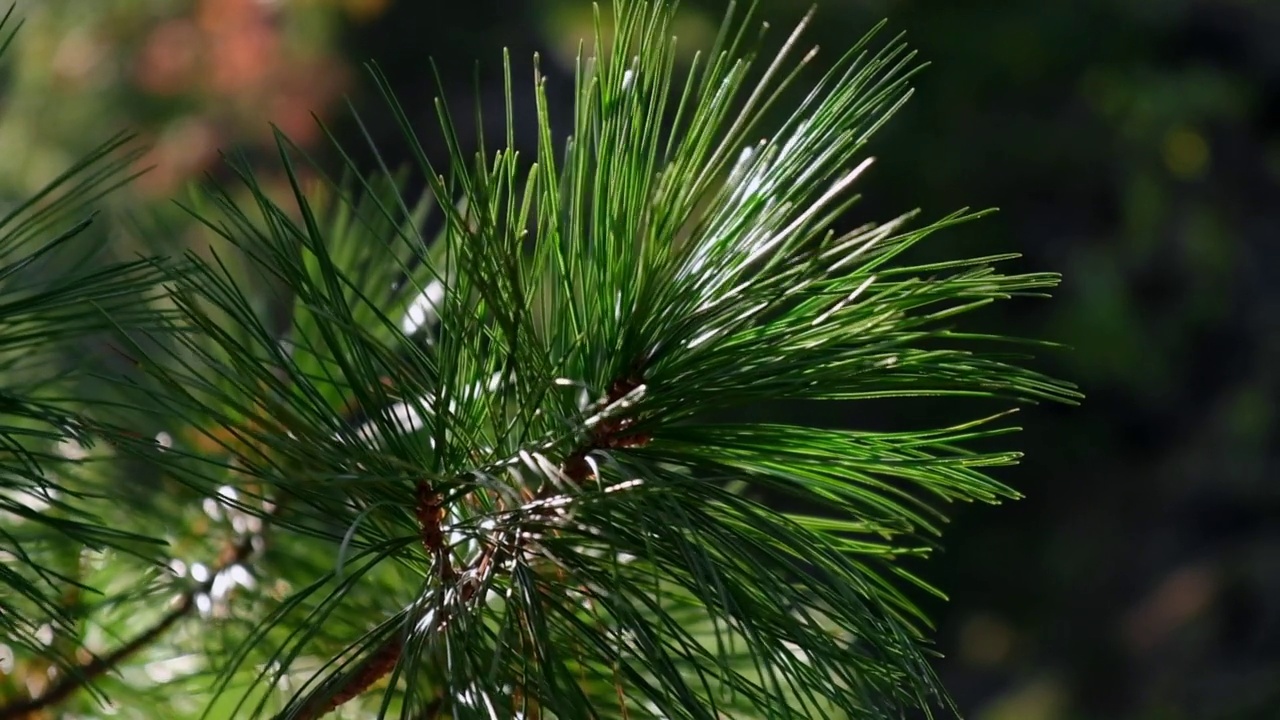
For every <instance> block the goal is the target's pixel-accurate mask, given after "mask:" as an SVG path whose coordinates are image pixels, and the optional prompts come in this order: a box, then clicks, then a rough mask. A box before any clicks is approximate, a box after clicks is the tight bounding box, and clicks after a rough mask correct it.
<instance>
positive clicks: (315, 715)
mask: <svg viewBox="0 0 1280 720" xmlns="http://www.w3.org/2000/svg"><path fill="white" fill-rule="evenodd" d="M642 384H644V381H643V379H641V378H639V377H638V375H637V374H635V373H631V374H628V376H627V377H625V378H621V379H619V380H617V381H615V382H613V383H612V384H611V385H610V386H609V392H608V395H607V396H606V397H605V398H603V399H602V400H601V401H600V402H599V403H598V404H597V406H596V407H597V409H599V410H603V409H604V408H607V407H608V406H610V405H612V404H614V403H616V402H618V401H619V400H621V399H622V398H624V397H626V396H627V395H628V394H630V393H631V392H632V391H634V390H635V389H636V388H638V387H640V386H641V385H642ZM634 425H635V420H634V418H606V419H604V420H602V421H601V422H600V423H599V424H598V425H597V426H596V427H595V428H594V429H593V431H592V433H591V437H590V439H589V440H587V442H585V443H583V444H582V446H580V447H578V448H577V449H575V450H574V451H573V452H571V453H569V455H568V456H566V457H565V460H564V462H563V463H562V464H561V467H560V470H561V471H562V472H563V473H564V474H565V476H566V477H568V478H569V479H570V480H572V481H573V482H574V483H576V484H578V485H581V484H583V483H585V482H586V481H587V480H588V479H589V478H590V477H591V475H592V469H591V466H590V463H588V462H587V455H589V454H590V453H592V452H594V451H596V450H605V449H618V448H633V447H643V446H645V445H648V444H649V442H650V440H651V437H650V436H649V435H648V434H647V433H633V432H630V431H631V429H632V427H633V426H634ZM554 494H555V485H554V484H553V483H546V484H545V485H543V487H542V488H541V489H540V490H539V492H538V493H537V494H536V495H534V497H533V498H532V501H537V500H548V499H550V498H552V497H553V496H554ZM414 514H415V517H416V518H417V520H418V525H419V532H420V534H421V537H422V545H423V548H424V549H425V550H426V551H427V553H428V554H430V555H432V556H433V557H434V558H436V560H437V562H439V563H440V565H439V567H440V571H439V572H440V578H441V580H442V581H444V582H450V581H456V582H458V583H459V587H458V588H457V590H458V596H459V597H460V598H461V599H462V601H463V602H467V601H469V600H470V599H471V598H472V597H473V596H474V595H475V592H476V590H477V589H478V588H479V587H480V585H481V584H482V583H480V582H478V581H475V578H478V577H483V576H484V574H485V573H486V572H487V571H489V570H490V569H491V568H494V567H498V566H499V565H500V564H501V563H502V562H503V560H504V559H505V558H506V557H509V556H511V555H514V554H517V553H519V552H520V551H521V550H522V549H523V547H524V542H523V541H522V539H521V533H519V532H517V533H516V535H515V539H514V540H513V541H512V542H510V543H505V544H502V545H499V544H493V545H491V546H490V547H489V548H488V549H486V550H485V551H484V552H482V553H480V556H479V557H478V558H476V559H475V560H474V561H473V562H472V563H471V564H470V565H469V566H468V567H467V569H466V570H464V571H463V572H461V573H459V572H457V570H456V569H454V568H453V566H452V564H451V561H450V559H449V553H448V548H447V546H446V543H445V539H444V529H443V524H444V518H445V510H444V507H443V498H442V497H441V496H440V494H439V493H437V492H435V490H434V489H433V488H432V487H431V486H430V485H429V484H428V483H426V482H425V481H424V482H419V483H418V484H417V485H416V486H415V488H414ZM504 551H505V552H504ZM448 620H449V619H448V617H447V616H446V617H443V618H441V619H440V622H439V623H438V624H437V626H436V627H437V628H443V627H445V626H446V625H447V624H448ZM402 650H403V645H402V644H401V641H400V639H399V638H398V637H393V638H390V639H388V640H387V641H386V642H385V643H384V644H383V645H382V646H381V647H379V648H378V649H377V650H375V651H374V653H373V655H371V656H370V658H369V660H368V661H367V662H366V665H365V667H364V668H363V669H361V671H360V672H358V673H355V674H354V675H352V676H351V677H350V678H349V679H348V680H347V682H346V683H345V684H344V685H343V687H341V688H340V689H339V690H338V692H337V693H336V694H335V695H334V696H332V698H331V699H330V700H329V701H328V702H327V703H325V704H324V706H322V707H320V708H317V710H318V712H316V711H315V710H312V711H304V713H308V714H304V715H302V716H301V720H318V719H319V718H321V717H323V716H324V715H327V714H328V713H330V712H332V711H334V710H336V709H337V708H338V707H340V706H341V705H342V704H343V703H346V702H348V701H350V700H352V699H354V698H356V697H358V696H359V695H361V694H362V693H364V692H365V691H366V690H368V689H369V688H370V687H372V686H373V684H374V683H376V682H377V681H378V680H380V679H381V678H382V677H383V676H385V675H386V674H388V673H390V672H391V670H392V669H393V668H394V667H395V664H396V662H397V661H398V660H399V658H400V653H401V651H402ZM441 705H442V703H441ZM438 713H439V707H438V705H437V704H434V703H433V705H432V706H430V707H429V708H428V711H427V715H426V717H428V718H430V717H435V715H436V714H438Z"/></svg>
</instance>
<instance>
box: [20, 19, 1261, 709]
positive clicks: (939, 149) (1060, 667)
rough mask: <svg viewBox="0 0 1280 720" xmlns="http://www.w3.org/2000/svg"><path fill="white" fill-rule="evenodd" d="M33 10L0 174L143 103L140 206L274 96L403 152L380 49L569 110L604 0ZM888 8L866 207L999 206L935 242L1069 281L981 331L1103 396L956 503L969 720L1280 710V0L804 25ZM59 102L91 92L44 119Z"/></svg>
mask: <svg viewBox="0 0 1280 720" xmlns="http://www.w3.org/2000/svg"><path fill="white" fill-rule="evenodd" d="M90 5H92V6H94V9H92V10H88V9H86V8H87V7H88V6H90ZM805 5H806V4H804V3H795V2H790V1H787V2H784V1H783V0H764V1H763V2H762V3H761V10H760V13H761V16H762V17H765V18H768V19H770V20H771V21H774V25H775V30H774V33H775V35H776V36H781V35H782V34H783V33H785V32H786V30H787V29H788V28H789V25H790V23H791V22H793V21H794V20H796V19H798V18H799V16H800V13H802V12H803V10H804V9H805ZM108 6H113V7H111V8H110V9H107V8H108ZM682 7H684V13H685V16H684V18H685V19H683V20H682V21H681V22H682V24H681V28H682V30H681V32H682V40H685V38H686V37H687V38H688V41H687V42H685V43H684V44H685V45H701V46H705V45H707V44H709V41H710V37H709V33H712V32H713V31H714V28H715V25H716V23H717V22H718V20H719V17H720V14H721V13H722V11H723V8H724V3H723V2H721V1H712V0H703V1H700V2H687V3H685V4H684V5H683V6H682ZM19 11H20V14H22V13H25V15H26V16H27V18H28V21H29V25H28V28H27V29H26V30H24V35H23V36H22V38H21V42H20V44H19V45H18V46H17V50H16V52H17V53H18V54H19V58H20V61H21V62H20V63H19V64H18V65H16V66H15V67H16V68H17V69H16V70H12V69H11V70H10V72H9V75H7V76H6V80H5V83H6V84H5V90H6V92H5V94H4V100H3V105H4V111H5V112H4V120H3V121H2V122H0V146H4V147H7V148H9V149H10V150H8V151H6V157H5V159H4V160H3V161H0V165H3V167H2V168H0V169H2V170H3V171H4V172H0V178H2V180H0V185H2V186H3V190H4V191H5V192H9V193H17V192H22V191H24V190H25V189H26V188H27V187H28V186H30V185H32V184H33V183H34V182H35V181H36V179H39V178H41V177H44V176H47V174H48V172H47V170H48V168H51V167H54V166H55V165H56V164H57V163H58V161H60V160H62V159H64V158H67V157H73V156H74V155H75V154H76V153H78V152H80V151H81V149H82V148H83V147H85V146H86V144H87V143H88V142H89V141H90V139H93V138H94V137H98V138H100V136H101V135H102V133H101V132H98V131H99V130H102V129H103V126H107V127H106V130H114V129H116V128H117V127H118V126H122V125H123V126H132V127H140V128H142V130H143V133H144V137H145V138H146V139H148V140H151V141H153V142H155V144H156V150H155V151H153V153H152V155H151V157H150V158H149V159H150V160H151V161H154V162H156V163H158V165H159V168H158V170H157V171H156V172H155V173H153V174H152V175H150V176H149V177H148V179H144V181H143V182H142V183H141V184H140V186H139V187H138V188H136V189H134V190H133V191H131V193H132V194H130V195H129V196H128V197H127V198H126V199H124V200H121V201H120V202H122V203H129V204H138V205H148V204H155V203H158V202H160V199H161V198H162V197H167V196H169V195H172V194H174V193H176V192H178V191H179V189H180V188H181V185H182V183H184V182H186V181H187V180H189V179H190V178H192V177H194V176H196V175H197V174H199V173H201V172H204V171H206V170H210V169H212V168H214V167H216V162H217V156H216V149H217V148H241V149H246V150H248V151H250V152H251V153H256V154H258V155H260V156H261V157H263V158H264V159H265V158H267V157H269V153H267V152H266V151H265V148H266V147H267V146H266V144H265V142H266V138H267V135H266V133H265V132H264V126H263V121H264V120H266V119H271V120H273V121H276V122H278V123H280V124H281V125H282V127H284V129H285V130H286V131H287V132H289V133H290V134H291V135H293V136H294V137H295V138H297V139H298V140H300V141H301V142H303V143H304V144H305V143H315V142H316V141H317V140H318V134H317V133H315V132H314V130H313V129H312V126H311V125H310V119H309V117H308V116H307V112H308V111H310V110H315V111H317V112H318V113H320V114H321V115H322V116H323V117H325V118H326V119H328V120H330V121H332V122H333V123H334V126H335V128H336V131H337V132H338V133H339V135H340V136H342V137H344V138H354V137H355V129H354V125H353V124H352V123H351V121H350V119H349V116H348V115H347V113H346V112H345V110H344V109H343V106H342V103H341V102H340V97H341V96H342V95H343V94H344V93H347V94H350V95H351V97H352V99H353V102H354V104H355V106H356V107H357V108H359V109H360V110H361V111H362V114H363V115H364V116H365V118H366V120H367V121H368V122H369V124H370V128H371V131H372V132H373V134H374V135H375V137H377V138H378V139H379V141H380V143H382V144H383V145H384V146H385V148H386V149H387V152H388V155H389V158H390V159H392V160H395V159H396V155H397V147H398V146H397V143H396V142H395V139H394V130H393V128H392V127H391V126H390V124H389V123H387V122H386V121H385V113H382V112H381V111H380V110H381V106H380V105H379V104H378V101H377V100H376V99H374V98H373V97H372V93H370V92H369V90H370V89H371V87H372V86H371V83H370V82H369V81H368V79H367V76H365V75H364V74H363V73H362V72H361V70H360V68H359V65H360V63H362V62H364V61H366V60H370V59H372V60H376V61H377V62H378V63H379V64H380V65H381V66H382V68H383V70H384V71H385V72H386V73H387V75H388V77H389V78H390V80H391V83H392V85H393V87H394V89H395V91H396V93H397V94H398V96H399V97H400V98H401V100H402V101H403V102H404V103H405V104H406V106H408V108H409V111H410V115H411V117H413V119H414V120H415V122H417V123H419V124H420V125H421V126H422V127H424V128H430V127H432V125H431V123H432V122H433V116H432V113H433V110H432V109H431V105H430V103H431V100H432V97H433V96H434V95H435V94H436V92H437V90H436V84H435V82H434V80H433V79H432V74H431V70H430V67H429V65H428V58H429V57H433V58H435V60H436V62H437V65H438V67H439V70H440V73H441V77H442V79H443V81H444V85H445V94H446V96H447V97H449V99H450V100H451V101H455V102H454V109H455V111H457V112H458V113H459V116H460V117H459V123H458V124H459V126H460V127H462V128H470V127H471V126H472V123H471V122H470V121H469V120H468V119H466V116H467V112H466V111H467V108H468V107H469V103H470V102H471V99H472V98H471V94H472V93H471V89H472V87H473V82H474V81H475V78H476V77H477V76H476V75H475V72H476V70H475V64H474V63H475V61H476V60H480V61H481V62H482V70H481V71H480V74H479V76H478V77H479V81H480V89H481V99H482V101H483V102H485V103H486V104H488V106H489V107H490V108H492V110H493V111H494V112H493V119H494V120H500V119H501V112H500V111H501V105H500V104H498V101H499V99H500V95H501V76H500V74H499V72H498V71H499V68H500V61H501V55H500V51H501V48H502V47H504V46H506V47H510V48H511V50H512V56H513V58H514V59H515V60H516V63H517V64H516V77H517V80H522V79H527V78H528V77H530V73H531V65H530V64H529V60H528V58H529V57H530V56H531V54H532V53H533V52H534V51H541V52H543V53H544V68H545V69H546V70H547V72H548V73H549V74H550V75H551V79H552V81H551V97H552V102H553V103H558V104H560V105H561V106H563V105H564V104H565V103H568V102H570V101H571V96H570V95H569V94H568V91H567V88H568V83H569V76H568V75H567V74H566V72H567V71H566V68H567V67H568V61H569V59H570V58H571V51H572V48H573V47H574V46H575V43H576V38H578V37H582V36H584V35H586V34H588V33H589V32H590V7H589V5H588V4H587V3H585V2H582V1H581V0H538V1H536V2H535V1H528V2H526V1H513V0H506V1H505V2H504V1H501V0H471V1H470V2H466V3H456V4H455V3H449V4H445V3H440V2H426V1H419V2H412V1H410V0H398V1H397V0H310V1H309V2H301V1H300V0H294V1H290V0H278V1H277V2H274V3H259V2H257V0H137V1H136V2H131V3H103V4H102V5H101V6H99V5H98V3H83V2H74V1H73V0H48V2H41V3H27V4H26V5H25V6H24V5H23V4H22V3H19ZM886 17H887V18H888V19H889V20H890V27H889V33H890V34H896V32H898V31H905V32H906V33H907V38H908V40H909V42H910V43H911V44H912V45H913V46H914V47H915V48H917V49H918V50H919V51H920V53H921V57H922V58H923V59H925V60H928V61H930V62H931V63H932V65H931V67H930V68H929V69H928V70H927V71H926V72H925V73H924V74H922V75H920V76H919V77H918V80H917V82H916V86H917V94H916V96H915V97H914V99H913V100H912V101H911V103H910V104H909V105H908V106H907V108H906V109H905V110H904V111H903V112H902V113H901V114H900V115H899V116H898V117H897V118H896V119H895V120H894V121H893V122H892V123H891V124H890V125H889V127H888V128H887V129H886V130H885V131H884V132H883V133H882V134H881V135H880V136H879V137H878V139H877V141H876V142H875V143H874V154H875V155H876V156H877V157H879V158H880V162H879V163H878V164H877V166H876V168H875V170H874V171H873V172H872V173H871V174H870V175H869V176H868V179H867V180H866V181H865V182H864V183H863V185H862V188H861V189H862V190H863V191H864V192H865V194H866V197H867V200H866V202H865V203H864V204H863V205H862V206H861V207H860V208H859V209H858V210H857V212H859V213H864V214H865V215H866V217H865V218H864V217H860V218H859V219H872V218H875V219H882V220H883V219H888V218H889V217H892V216H894V215H896V214H898V213H900V212H902V211H906V210H910V209H913V208H917V207H919V208H922V209H923V210H924V212H925V215H926V216H931V217H936V216H939V215H942V214H945V213H948V212H950V211H952V210H955V209H958V208H960V207H965V206H969V207H974V208H981V207H990V206H998V207H1000V208H1001V212H1000V213H999V214H997V215H995V216H994V217H992V218H989V219H986V220H984V221H982V222H980V223H976V224H973V225H970V226H967V227H965V228H962V229H959V230H956V231H953V232H951V233H949V234H948V235H947V237H946V239H945V240H944V241H941V242H939V243H938V252H942V253H945V254H948V255H955V254H958V253H961V252H1003V251H1007V250H1016V251H1018V252H1021V253H1024V255H1025V259H1024V260H1023V261H1022V265H1023V266H1025V267H1026V268H1034V269H1048V270H1055V271H1059V272H1061V273H1062V274H1063V275H1064V284H1063V286H1062V288H1061V290H1060V291H1059V292H1058V293H1057V294H1056V296H1055V298H1054V299H1053V300H1052V301H1049V302H1032V303H1018V304H1009V305H1008V306H1007V307H1004V308H1000V309H997V310H995V311H993V312H991V313H987V314H986V315H985V316H983V317H982V318H980V319H978V323H979V324H982V325H986V326H989V327H998V328H1000V329H1001V330H1002V331H1003V332H1007V333H1011V334H1020V335H1027V336H1031V337H1038V338H1045V339H1051V340H1056V341H1059V342H1062V343H1065V344H1066V345H1068V346H1070V348H1071V349H1070V350H1063V351H1059V352H1052V353H1045V354H1043V355H1042V357H1041V358H1040V360H1039V363H1040V365H1039V366H1040V367H1041V368H1042V369H1045V370H1047V371H1050V372H1052V373H1053V374H1056V375H1059V376H1062V377H1065V378H1068V379H1071V380H1073V381H1076V382H1077V383H1079V384H1080V385H1081V386H1082V389H1083V390H1084V391H1085V393H1086V394H1087V396H1088V399H1087V401H1086V402H1085V403H1084V404H1083V405H1082V406H1081V407H1078V408H1054V407H1040V408H1034V409H1031V410H1029V411H1027V412H1024V413H1023V417H1021V418H1019V422H1020V423H1021V424H1023V425H1024V426H1025V427H1026V428H1027V430H1026V432H1025V433H1023V434H1022V435H1020V436H1019V437H1018V438H1017V440H1016V442H1017V443H1018V445H1019V446H1020V447H1021V448H1023V449H1025V450H1026V451H1027V459H1026V461H1025V463H1024V464H1023V465H1022V466H1021V467H1019V468H1017V469H1015V470H1012V471H1010V472H1008V473H1007V474H1005V475H1003V476H1002V477H1004V478H1005V479H1008V480H1009V481H1010V482H1011V483H1012V484H1014V485H1015V486H1016V487H1018V488H1019V489H1020V490H1022V491H1023V492H1024V493H1025V494H1026V495H1027V498H1026V499H1025V500H1023V501H1021V502H1018V503H1014V504H1009V505H1005V506H1002V507H998V508H989V507H966V508H959V509H958V512H957V514H956V517H957V519H956V521H955V522H954V523H953V524H952V526H951V527H950V528H949V531H948V534H947V536H946V537H945V539H944V543H943V544H944V547H945V551H944V552H942V553H940V554H939V555H937V556H936V557H935V558H934V559H933V560H932V561H930V562H929V564H928V565H927V566H926V567H925V568H924V569H923V571H922V572H923V573H924V574H925V576H926V577H927V578H929V579H930V580H932V581H934V582H936V583H937V584H938V585H939V586H940V587H942V588H943V589H944V590H945V591H946V592H947V593H948V594H949V595H950V597H951V600H950V602H949V603H946V604H942V603H938V604H937V605H936V606H935V607H933V608H932V611H933V613H934V616H935V617H936V618H938V620H939V628H938V633H937V637H938V643H939V649H940V650H941V651H942V652H943V653H944V654H945V655H946V658H945V659H944V660H942V661H940V663H939V667H940V670H941V672H942V675H943V677H944V680H945V682H946V683H947V684H948V686H949V687H950V689H951V690H952V691H953V692H954V694H955V696H956V698H957V700H958V701H959V703H960V705H961V707H962V708H963V709H964V710H965V712H966V715H967V716H968V717H970V718H975V719H977V720H1066V719H1068V718H1072V719H1074V718H1087V719H1094V718H1097V719H1107V718H1116V719H1121V718H1123V719H1125V720H1148V719H1150V720H1179V719H1182V718H1187V719H1191V718H1195V719H1200V718H1205V719H1222V720H1227V719H1232V720H1236V719H1239V720H1246V719H1249V720H1252V719H1254V718H1256V719H1259V720H1264V719H1269V718H1278V717H1280V484H1278V483H1277V482H1276V480H1277V475H1278V471H1280V464H1278V463H1277V448H1280V442H1277V438H1278V437H1280V433H1277V428H1278V427H1280V422H1278V421H1280V418H1278V417H1277V411H1278V408H1280V403H1277V400H1280V387H1278V383H1277V375H1278V373H1280V282H1278V281H1277V280H1278V278H1280V41H1277V38H1280V3H1276V2H1271V1H1269V0H1233V1H1228V0H1021V1H1016V2H1015V1H1013V0H988V1H986V2H959V1H957V0H949V1H948V0H898V1H892V2H891V1H889V0H882V1H876V0H865V1H861V2H855V1H853V0H826V2H823V3H821V4H820V7H819V16H818V22H817V23H816V24H815V25H814V27H813V28H812V30H811V31H810V33H809V36H808V37H809V38H810V40H811V41H813V42H816V43H818V44H819V45H821V46H823V48H824V54H822V55H820V56H819V61H818V62H817V63H816V66H817V69H819V70H820V69H822V68H823V67H824V64H823V60H824V59H825V61H826V62H830V61H832V60H833V58H834V57H835V56H836V55H837V54H838V52H839V51H840V50H841V49H842V48H844V47H847V46H848V45H850V44H851V43H853V42H854V41H856V40H857V39H858V38H859V37H861V36H862V35H863V33H864V32H865V31H866V30H867V29H869V28H870V27H871V25H872V24H873V23H874V22H876V21H877V20H879V19H881V18H886ZM887 38H888V34H886V39H887ZM780 39H781V37H778V38H777V40H778V41H780ZM193 48H195V49H194V50H193ZM526 87H527V85H526ZM59 96H67V97H70V96H75V97H76V98H77V104H76V108H77V109H75V110H67V111H59V112H56V113H50V112H45V110H44V109H45V108H47V107H54V106H57V100H58V98H59ZM522 97H523V98H524V99H525V100H527V99H528V95H527V94H525V95H523V96H522ZM529 109H530V108H529V106H528V104H527V103H526V104H524V105H521V104H517V115H518V116H522V117H530V115H531V113H530V112H529ZM522 110H523V112H522ZM563 113H564V108H563V107H561V114H562V116H563ZM530 128H531V124H530V126H529V127H526V128H524V129H523V130H524V142H525V144H528V143H529V140H530V139H531V138H530V136H529V135H528V132H529V130H530ZM106 130H103V132H105V131H106ZM95 133H96V135H95ZM424 136H429V133H427V132H424ZM518 141H519V138H518ZM15 148H18V149H20V151H18V152H15V151H14V149H15ZM825 412H827V414H828V416H827V418H826V419H827V420H828V421H829V422H832V423H835V424H852V423H854V422H855V417H854V416H853V415H852V414H850V412H849V410H848V408H834V409H827V410H826V411H825ZM928 412H929V410H927V409H921V410H916V409H896V410H895V412H894V415H895V418H894V420H895V421H897V422H910V421H911V420H913V419H915V420H917V421H919V422H921V423H923V422H928V421H929V420H930V418H929V417H928V416H927V415H926V413H928ZM863 417H865V416H863V415H860V416H858V419H859V421H860V420H861V418H863Z"/></svg>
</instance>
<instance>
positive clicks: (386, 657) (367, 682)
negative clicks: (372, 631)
mask: <svg viewBox="0 0 1280 720" xmlns="http://www.w3.org/2000/svg"><path fill="white" fill-rule="evenodd" d="M403 650H404V645H403V644H402V643H401V642H400V639H399V638H398V637H392V638H391V639H389V640H387V642H385V643H383V645H382V647H380V648H378V650H377V651H376V652H374V654H373V655H371V656H370V657H369V659H368V660H366V661H365V663H364V667H362V668H361V669H360V671H359V672H357V673H355V674H353V675H352V676H351V677H350V678H349V679H348V680H347V682H346V683H344V684H343V686H342V687H341V688H339V689H338V692H337V693H335V694H334V695H333V696H332V697H330V698H329V699H328V700H326V701H325V702H323V703H313V704H311V705H308V706H306V707H304V708H303V709H302V712H301V714H299V715H298V720H317V718H321V717H324V716H325V715H328V714H329V713H331V712H333V711H334V710H337V709H338V708H339V707H340V706H342V705H344V704H346V703H347V702H349V701H351V700H354V699H355V698H357V697H359V696H360V695H362V694H364V691H365V690H368V689H369V688H370V687H372V686H373V684H374V683H376V682H378V681H379V680H381V679H382V678H383V677H384V676H386V674H387V673H389V672H391V670H392V668H394V667H395V666H396V663H397V662H399V661H400V653H401V652H402V651H403Z"/></svg>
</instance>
